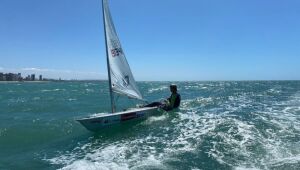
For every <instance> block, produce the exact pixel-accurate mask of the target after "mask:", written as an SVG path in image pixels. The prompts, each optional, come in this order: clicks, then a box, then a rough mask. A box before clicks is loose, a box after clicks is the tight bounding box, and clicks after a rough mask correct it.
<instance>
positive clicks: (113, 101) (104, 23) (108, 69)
mask: <svg viewBox="0 0 300 170" xmlns="http://www.w3.org/2000/svg"><path fill="white" fill-rule="evenodd" d="M104 5H105V4H104V0H102V12H103V25H104V37H105V49H106V50H105V51H106V62H107V73H108V84H109V94H110V104H111V112H112V113H114V112H115V100H114V94H113V90H112V86H111V75H110V64H109V58H108V45H107V37H106V22H105V21H106V19H105V13H104Z"/></svg>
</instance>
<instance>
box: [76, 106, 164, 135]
mask: <svg viewBox="0 0 300 170" xmlns="http://www.w3.org/2000/svg"><path fill="white" fill-rule="evenodd" d="M156 113H159V109H158V108H157V107H145V108H134V109H131V110H127V111H123V112H117V113H107V114H98V115H94V116H91V117H87V118H83V119H77V121H78V122H80V123H81V124H82V125H83V126H84V127H85V128H87V129H88V130H90V131H94V132H95V131H99V130H101V129H103V128H105V127H107V126H109V125H113V124H118V123H122V122H127V121H129V120H137V119H142V118H146V117H148V116H150V115H153V114H156Z"/></svg>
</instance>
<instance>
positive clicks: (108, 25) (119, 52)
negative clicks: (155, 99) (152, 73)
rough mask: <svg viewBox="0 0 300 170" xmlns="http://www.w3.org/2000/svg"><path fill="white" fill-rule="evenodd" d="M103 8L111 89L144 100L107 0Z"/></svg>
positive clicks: (104, 0)
mask: <svg viewBox="0 0 300 170" xmlns="http://www.w3.org/2000/svg"><path fill="white" fill-rule="evenodd" d="M103 10H104V11H103V15H104V23H105V24H104V25H105V34H106V45H107V60H108V63H109V65H108V66H109V69H108V71H109V76H110V86H111V89H112V91H113V92H116V93H119V94H123V95H126V96H128V97H131V98H136V99H140V100H143V97H142V95H141V93H140V91H139V89H138V87H137V85H136V82H135V79H134V77H133V74H132V72H131V69H130V67H129V64H128V62H127V60H126V58H125V54H124V51H123V49H122V46H121V43H120V40H119V38H118V35H117V32H116V30H115V26H114V24H113V21H112V17H111V14H110V11H109V7H108V1H107V0H103Z"/></svg>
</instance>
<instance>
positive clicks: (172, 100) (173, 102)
mask: <svg viewBox="0 0 300 170" xmlns="http://www.w3.org/2000/svg"><path fill="white" fill-rule="evenodd" d="M170 91H171V93H172V94H171V96H170V97H169V98H167V99H166V100H165V101H164V102H153V103H150V104H148V105H146V106H144V107H154V106H158V107H160V108H162V109H164V110H166V111H169V110H172V109H175V108H178V107H179V106H180V101H181V96H180V94H179V93H177V86H176V85H175V84H171V85H170Z"/></svg>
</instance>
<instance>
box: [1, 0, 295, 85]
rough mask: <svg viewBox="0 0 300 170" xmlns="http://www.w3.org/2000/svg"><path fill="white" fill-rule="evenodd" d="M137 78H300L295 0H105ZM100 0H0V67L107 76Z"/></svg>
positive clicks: (78, 76) (57, 74)
mask: <svg viewBox="0 0 300 170" xmlns="http://www.w3.org/2000/svg"><path fill="white" fill-rule="evenodd" d="M109 4H110V10H111V13H112V17H113V20H114V23H115V26H116V30H117V32H118V35H119V38H120V40H121V43H122V47H123V50H124V52H125V55H126V57H127V60H128V62H129V64H130V67H131V69H132V72H133V74H134V76H135V79H136V80H137V81H143V80H146V81H147V80H150V81H151V80H158V81H160V80H166V81H189V80H300V74H299V73H300V67H299V65H300V48H299V42H300V22H299V18H300V10H299V9H300V1H298V0H287V1H279V0H264V1H261V0H251V1H238V0H232V1H223V0H211V1H199V0H187V1H184V2H183V1H179V0H164V1H145V0H130V1H129V0H124V1H119V0H109ZM101 8H102V6H101V0H89V1H85V0H72V1H70V0H51V1H36V0H26V1H22V0H3V1H1V2H0V20H1V22H0V37H1V38H0V61H1V62H0V72H16V73H22V74H23V75H27V74H32V73H35V74H37V75H38V74H42V75H45V77H49V78H55V79H58V78H60V77H61V78H62V79H107V70H106V61H105V49H104V48H105V45H104V35H103V21H102V11H101Z"/></svg>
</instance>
